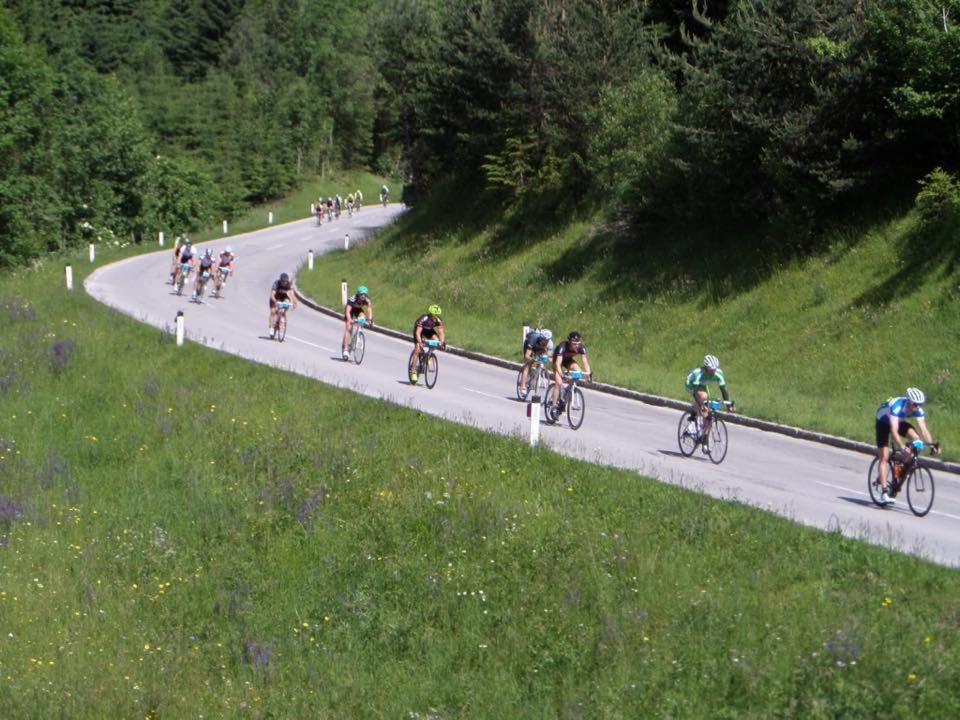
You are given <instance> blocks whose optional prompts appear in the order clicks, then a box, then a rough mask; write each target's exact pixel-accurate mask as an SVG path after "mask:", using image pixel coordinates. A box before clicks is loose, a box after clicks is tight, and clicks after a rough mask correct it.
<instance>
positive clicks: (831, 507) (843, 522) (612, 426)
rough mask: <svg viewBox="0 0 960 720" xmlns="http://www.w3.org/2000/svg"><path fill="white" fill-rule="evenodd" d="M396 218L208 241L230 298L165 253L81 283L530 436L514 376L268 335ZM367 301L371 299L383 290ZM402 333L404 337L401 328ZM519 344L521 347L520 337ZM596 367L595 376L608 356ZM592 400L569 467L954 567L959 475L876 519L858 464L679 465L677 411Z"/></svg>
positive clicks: (265, 357) (384, 392) (372, 391)
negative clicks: (212, 292)
mask: <svg viewBox="0 0 960 720" xmlns="http://www.w3.org/2000/svg"><path fill="white" fill-rule="evenodd" d="M399 212H400V207H399V206H398V205H390V206H388V207H386V208H383V207H380V206H370V207H365V208H364V209H363V211H362V212H361V213H359V214H357V215H355V216H354V217H353V218H348V217H347V216H346V215H345V214H344V215H343V216H342V217H341V219H340V220H338V221H336V222H334V223H332V224H329V225H323V226H321V227H317V226H316V224H315V221H314V220H313V219H312V218H311V219H305V220H302V221H297V222H293V223H288V224H286V225H282V226H277V227H272V228H269V229H266V230H261V231H258V232H255V233H250V234H247V235H242V236H234V237H230V238H228V239H225V240H218V241H213V242H209V243H202V244H201V245H200V247H201V249H202V248H205V247H212V248H213V249H214V251H215V252H219V251H220V249H222V248H223V247H224V246H226V245H228V244H229V245H232V246H233V250H234V252H235V253H236V255H237V275H236V277H235V278H233V279H232V280H231V281H230V283H229V284H228V286H227V289H226V293H225V297H224V298H223V299H219V300H213V299H208V300H206V301H205V302H204V303H203V304H202V305H198V304H195V303H192V302H190V301H189V298H188V297H187V294H186V292H185V293H184V296H182V297H178V296H177V295H175V294H174V293H173V289H172V288H171V286H170V285H167V284H165V279H166V277H167V272H168V269H169V265H170V260H171V257H172V251H171V250H170V249H166V250H164V251H162V252H157V253H153V254H149V255H142V256H139V257H136V258H131V259H128V260H123V261H121V262H118V263H114V264H112V265H108V266H106V267H103V268H101V269H99V270H97V271H96V272H95V273H93V274H92V275H91V276H90V277H89V278H88V279H87V281H86V283H85V285H86V289H87V291H88V292H89V293H90V294H91V295H92V296H94V297H95V298H97V299H98V300H100V301H102V302H104V303H105V304H107V305H109V306H111V307H113V308H116V309H118V310H120V311H121V312H123V313H126V314H128V315H131V316H133V317H135V318H137V319H138V320H141V321H143V322H145V323H148V324H150V325H154V326H157V327H165V326H167V327H172V325H173V322H174V318H175V316H176V314H177V311H178V310H182V311H183V312H184V316H185V319H186V328H187V337H188V339H189V340H191V341H195V342H201V343H203V344H205V345H208V346H210V347H213V348H216V349H218V350H222V351H225V352H229V353H233V354H236V355H240V356H242V357H245V358H249V359H251V360H255V361H257V362H262V363H265V364H268V365H272V366H275V367H280V368H284V369H286V370H291V371H293V372H297V373H300V374H302V375H306V376H309V377H313V378H316V379H318V380H320V381H322V382H325V383H329V384H331V385H336V386H338V387H342V388H347V389H350V390H353V391H355V392H358V393H362V394H364V395H368V396H371V397H375V398H383V399H388V400H390V401H391V402H394V403H397V404H401V405H405V406H409V407H412V408H416V409H418V410H422V411H424V412H427V413H430V414H432V415H436V416H439V417H442V418H446V419H448V420H452V421H454V422H460V423H465V424H469V425H474V426H476V427H480V428H484V429H486V430H490V431H493V432H497V433H500V434H504V435H513V436H521V437H524V438H526V437H527V436H528V434H529V420H528V419H527V417H526V405H525V404H523V403H520V402H518V401H517V400H516V398H515V395H514V385H515V379H516V375H515V373H514V372H512V371H510V370H505V369H502V368H498V367H493V366H490V365H486V364H483V363H480V362H476V361H472V360H467V359H465V358H460V357H456V356H453V355H450V354H445V353H442V354H441V355H440V358H439V359H440V371H439V378H438V382H437V385H436V387H435V388H434V389H433V390H428V389H426V388H425V387H424V386H423V384H422V383H421V384H420V385H419V386H417V387H411V386H410V385H409V383H408V381H407V379H406V363H407V358H408V356H409V354H410V349H411V346H410V344H409V343H407V342H403V341H400V340H394V339H392V338H388V337H385V336H383V335H379V334H376V333H367V352H366V357H365V358H364V361H363V364H362V365H360V366H357V365H355V364H354V363H352V362H347V363H345V362H343V361H342V360H341V359H340V339H341V337H342V333H343V323H342V322H341V321H337V320H334V319H332V318H329V317H326V316H324V315H321V314H320V313H317V312H314V311H312V310H309V309H308V308H305V307H303V306H301V307H300V308H299V309H298V310H297V311H296V312H294V313H292V314H291V316H290V321H289V329H288V333H287V341H286V342H284V343H282V344H281V343H277V342H273V341H271V340H269V339H268V338H267V333H266V329H267V313H268V303H267V300H268V297H269V288H270V285H271V283H272V281H273V280H274V279H275V278H277V277H278V276H279V274H280V273H281V272H284V271H286V272H289V273H291V275H292V274H293V273H295V272H296V270H297V269H298V268H299V267H300V266H301V265H303V264H304V263H305V262H306V257H307V251H308V250H309V249H312V250H313V251H314V253H315V254H317V255H319V254H321V253H323V252H326V251H329V250H333V249H336V248H342V247H343V237H344V234H345V233H349V234H350V236H351V239H352V240H359V239H361V238H362V237H364V236H367V235H369V234H371V233H373V232H375V231H376V229H377V228H378V227H381V226H382V225H384V224H386V223H389V222H391V221H392V220H393V218H394V217H395V216H396V215H397V214H398V213H399ZM320 271H321V270H319V269H318V270H317V271H316V272H320ZM304 272H307V271H306V269H304ZM356 280H360V279H359V278H355V279H353V280H352V283H351V289H352V284H353V281H356ZM329 282H330V284H331V286H332V287H335V288H339V284H340V278H334V277H331V278H329ZM372 290H373V297H374V299H376V297H377V294H378V291H377V288H372ZM425 301H426V299H425ZM412 321H413V318H411V324H412ZM399 329H401V330H404V331H407V332H409V328H399ZM517 334H518V345H519V335H520V330H519V328H518V333H517ZM459 337H462V336H460V335H458V331H457V328H456V327H450V328H449V335H448V339H449V340H450V342H451V343H453V344H458V342H457V341H458V338H459ZM591 359H592V361H593V365H594V366H595V368H596V369H599V370H601V371H602V368H603V358H602V357H592V358H591ZM681 380H682V378H678V380H677V383H678V387H679V385H680V382H681ZM586 403H587V407H586V418H585V420H584V423H583V427H581V428H580V430H578V431H573V430H571V429H570V428H569V427H567V426H566V424H565V423H563V424H560V425H557V426H553V427H549V426H546V425H542V428H541V430H542V432H541V438H542V441H543V442H544V443H545V444H546V445H548V446H549V447H550V448H552V449H554V450H556V451H557V452H560V453H563V454H566V455H569V456H572V457H577V458H582V459H585V460H589V461H591V462H597V463H602V464H605V465H612V466H616V467H620V468H626V469H629V470H633V471H636V472H638V473H640V474H643V475H647V476H652V477H655V478H658V479H659V480H661V481H663V482H667V483H671V484H674V485H680V486H683V487H686V488H692V489H695V490H698V491H701V492H705V493H707V494H709V495H712V496H715V497H719V498H724V499H728V500H732V501H737V502H741V503H744V504H747V505H752V506H756V507H759V508H763V509H765V510H768V511H771V512H775V513H777V514H780V515H783V516H785V517H788V518H790V519H792V520H794V521H796V522H800V523H803V524H806V525H810V526H814V527H818V528H823V529H828V530H831V531H837V530H839V531H840V532H842V533H843V534H844V535H847V536H850V537H856V538H860V539H863V540H866V541H868V542H872V543H876V544H879V545H883V546H886V547H890V548H894V549H897V550H900V551H903V552H908V553H912V554H915V555H919V556H922V557H925V558H928V559H930V560H933V561H935V562H938V563H941V564H944V565H951V566H958V565H960V489H958V484H957V478H956V476H953V475H950V474H946V473H942V472H941V473H937V472H936V471H935V472H934V476H935V480H936V481H937V485H936V499H935V502H934V506H933V510H932V511H931V512H930V514H929V515H927V516H926V517H923V518H918V517H915V516H914V515H913V514H912V513H911V512H910V510H909V508H908V507H907V503H906V497H905V494H903V493H901V496H900V498H899V501H898V503H897V505H896V506H895V507H892V508H888V509H880V508H877V507H875V506H874V505H873V504H872V503H871V501H870V498H869V495H868V493H867V486H866V471H867V466H868V464H869V461H870V458H869V457H868V456H866V455H863V454H860V453H856V452H852V451H848V450H840V449H836V448H832V447H828V446H824V445H821V444H818V443H813V442H808V441H804V440H797V439H794V438H790V437H785V436H783V435H778V434H774V433H767V432H763V431H760V430H754V429H751V428H746V427H742V426H734V425H729V426H728V428H729V436H730V437H729V441H730V442H729V445H730V449H729V452H728V454H727V458H726V460H725V462H724V463H723V464H722V465H713V464H712V463H711V462H710V461H709V460H708V459H707V458H706V457H705V456H703V455H702V454H701V453H700V451H699V450H698V451H697V453H696V454H695V455H694V456H693V457H691V458H683V457H681V456H680V454H679V452H678V448H677V439H676V433H677V423H678V420H679V415H680V414H679V412H678V411H676V410H670V409H665V408H660V407H654V406H650V405H645V404H643V403H639V402H636V401H632V400H627V399H623V398H618V397H614V396H610V395H606V394H600V393H595V392H591V391H590V390H589V389H587V390H586ZM865 422H870V419H869V418H866V419H865ZM933 423H934V426H935V424H936V420H935V418H934V420H933Z"/></svg>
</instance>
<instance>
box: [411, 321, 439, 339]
mask: <svg viewBox="0 0 960 720" xmlns="http://www.w3.org/2000/svg"><path fill="white" fill-rule="evenodd" d="M435 337H437V333H436V331H435V330H428V329H427V328H421V329H420V341H421V342H423V341H424V340H433V339H434V338H435ZM413 341H414V342H416V341H417V326H416V325H414V326H413Z"/></svg>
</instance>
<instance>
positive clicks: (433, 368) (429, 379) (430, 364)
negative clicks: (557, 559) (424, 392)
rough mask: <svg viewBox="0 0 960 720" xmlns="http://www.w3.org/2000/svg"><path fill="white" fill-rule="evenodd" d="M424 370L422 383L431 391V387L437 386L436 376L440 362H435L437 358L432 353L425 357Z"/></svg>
mask: <svg viewBox="0 0 960 720" xmlns="http://www.w3.org/2000/svg"><path fill="white" fill-rule="evenodd" d="M425 364H426V369H425V371H424V373H423V374H424V382H426V383H427V387H428V388H429V389H431V390H433V386H434V385H436V384H437V375H438V374H439V373H440V362H439V361H438V360H437V356H436V355H435V354H434V353H430V354H429V355H427V362H426V363H425Z"/></svg>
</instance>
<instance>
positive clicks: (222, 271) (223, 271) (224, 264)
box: [213, 245, 237, 292]
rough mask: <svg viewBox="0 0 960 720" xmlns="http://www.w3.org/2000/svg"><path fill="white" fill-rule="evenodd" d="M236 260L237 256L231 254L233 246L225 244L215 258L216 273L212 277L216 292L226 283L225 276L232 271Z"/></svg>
mask: <svg viewBox="0 0 960 720" xmlns="http://www.w3.org/2000/svg"><path fill="white" fill-rule="evenodd" d="M236 260H237V256H236V255H234V254H233V248H232V247H230V246H229V245H227V247H225V248H224V250H223V252H222V253H220V257H219V258H218V259H217V274H216V276H215V277H214V279H213V281H214V284H215V285H216V286H217V292H220V288H222V287H223V286H224V285H226V284H227V278H228V277H229V276H230V275H231V274H232V273H233V263H235V262H236Z"/></svg>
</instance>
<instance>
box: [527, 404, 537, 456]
mask: <svg viewBox="0 0 960 720" xmlns="http://www.w3.org/2000/svg"><path fill="white" fill-rule="evenodd" d="M527 417H528V418H530V447H536V446H537V445H539V444H540V396H539V395H534V396H533V397H532V398H531V399H530V402H528V403H527Z"/></svg>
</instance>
